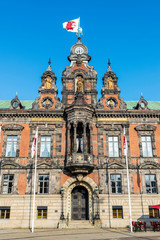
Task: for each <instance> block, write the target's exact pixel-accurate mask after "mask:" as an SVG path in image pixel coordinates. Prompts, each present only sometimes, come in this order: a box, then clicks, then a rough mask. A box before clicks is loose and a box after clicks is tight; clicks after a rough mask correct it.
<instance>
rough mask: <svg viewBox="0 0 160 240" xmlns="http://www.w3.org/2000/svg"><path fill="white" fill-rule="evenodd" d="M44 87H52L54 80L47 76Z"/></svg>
mask: <svg viewBox="0 0 160 240" xmlns="http://www.w3.org/2000/svg"><path fill="white" fill-rule="evenodd" d="M44 87H45V88H46V89H51V88H52V80H51V79H50V77H49V76H48V77H46V78H45V83H44Z"/></svg>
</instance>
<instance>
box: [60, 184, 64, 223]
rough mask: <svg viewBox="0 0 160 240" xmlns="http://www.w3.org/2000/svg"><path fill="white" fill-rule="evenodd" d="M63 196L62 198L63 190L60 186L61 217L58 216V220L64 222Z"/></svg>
mask: <svg viewBox="0 0 160 240" xmlns="http://www.w3.org/2000/svg"><path fill="white" fill-rule="evenodd" d="M63 196H64V188H63V186H62V187H61V216H60V220H65V218H64V213H63Z"/></svg>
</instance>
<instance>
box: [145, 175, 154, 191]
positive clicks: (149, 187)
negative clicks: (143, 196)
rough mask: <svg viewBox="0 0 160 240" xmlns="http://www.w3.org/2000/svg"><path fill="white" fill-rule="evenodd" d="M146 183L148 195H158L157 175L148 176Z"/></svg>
mask: <svg viewBox="0 0 160 240" xmlns="http://www.w3.org/2000/svg"><path fill="white" fill-rule="evenodd" d="M145 183H146V193H157V184H156V175H155V174H146V175H145Z"/></svg>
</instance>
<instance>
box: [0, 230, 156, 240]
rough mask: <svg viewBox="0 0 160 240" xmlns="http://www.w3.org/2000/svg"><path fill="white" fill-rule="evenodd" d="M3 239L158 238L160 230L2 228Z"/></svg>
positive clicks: (92, 239) (89, 239) (84, 239)
mask: <svg viewBox="0 0 160 240" xmlns="http://www.w3.org/2000/svg"><path fill="white" fill-rule="evenodd" d="M0 239H1V240H21V239H26V240H107V239H114V240H116V239H122V240H123V239H129V240H134V239H137V240H144V239H146V240H152V239H153V240H154V239H155V240H158V239H160V232H153V231H147V232H136V233H130V232H129V230H128V229H83V230H82V229H77V230H76V229H63V230H58V229H55V230H53V229H41V230H39V229H36V230H35V232H34V233H31V232H30V231H29V230H26V229H15V230H13V229H12V230H9V229H8V230H0Z"/></svg>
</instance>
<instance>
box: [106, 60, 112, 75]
mask: <svg viewBox="0 0 160 240" xmlns="http://www.w3.org/2000/svg"><path fill="white" fill-rule="evenodd" d="M107 72H112V69H111V62H110V59H109V58H108V69H107Z"/></svg>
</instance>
